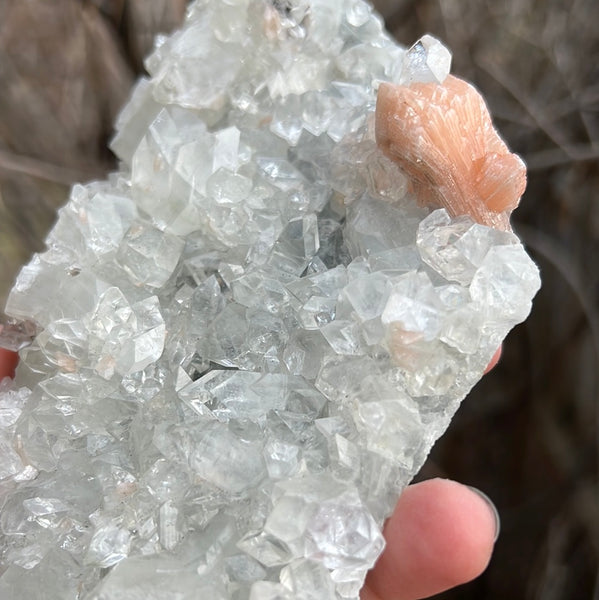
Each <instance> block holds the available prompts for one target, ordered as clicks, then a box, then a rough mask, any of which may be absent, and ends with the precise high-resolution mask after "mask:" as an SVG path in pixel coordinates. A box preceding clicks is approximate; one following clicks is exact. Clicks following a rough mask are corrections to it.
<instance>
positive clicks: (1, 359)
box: [0, 348, 19, 381]
mask: <svg viewBox="0 0 599 600" xmlns="http://www.w3.org/2000/svg"><path fill="white" fill-rule="evenodd" d="M18 360H19V355H18V354H17V353H16V352H11V351H10V350H5V349H4V348H0V381H2V380H3V379H4V378H5V377H14V374H15V368H16V366H17V362H18Z"/></svg>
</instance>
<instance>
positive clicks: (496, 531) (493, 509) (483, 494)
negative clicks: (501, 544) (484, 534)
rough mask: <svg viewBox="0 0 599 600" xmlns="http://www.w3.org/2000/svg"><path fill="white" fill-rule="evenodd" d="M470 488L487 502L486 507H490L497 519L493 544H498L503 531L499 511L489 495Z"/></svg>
mask: <svg viewBox="0 0 599 600" xmlns="http://www.w3.org/2000/svg"><path fill="white" fill-rule="evenodd" d="M468 487H469V488H470V489H471V490H472V491H473V492H474V493H475V494H477V495H478V496H480V497H481V498H482V499H483V500H484V501H485V503H486V505H487V506H488V507H489V510H490V511H491V512H492V513H493V517H494V518H495V537H494V538H493V542H496V541H497V538H498V537H499V532H500V531H501V518H500V517H499V511H498V510H497V507H496V506H495V505H494V504H493V502H492V501H491V498H489V496H487V494H485V493H484V492H481V491H480V490H479V489H478V488H475V487H472V486H471V485H469V486H468Z"/></svg>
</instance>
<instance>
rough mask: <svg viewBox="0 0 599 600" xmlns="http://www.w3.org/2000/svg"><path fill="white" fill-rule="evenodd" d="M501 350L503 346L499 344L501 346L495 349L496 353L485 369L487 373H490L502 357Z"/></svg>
mask: <svg viewBox="0 0 599 600" xmlns="http://www.w3.org/2000/svg"><path fill="white" fill-rule="evenodd" d="M501 350H502V346H499V348H497V350H496V351H495V354H493V358H492V359H491V362H490V363H489V364H488V365H487V368H486V369H485V373H488V372H489V371H490V370H491V369H493V368H494V367H495V365H496V364H497V363H498V362H499V359H500V358H501Z"/></svg>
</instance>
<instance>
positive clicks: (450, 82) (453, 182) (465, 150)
mask: <svg viewBox="0 0 599 600" xmlns="http://www.w3.org/2000/svg"><path fill="white" fill-rule="evenodd" d="M376 141H377V144H378V146H379V147H380V148H381V149H382V151H383V152H384V154H385V155H386V156H388V157H389V158H391V159H392V160H394V161H395V162H396V163H397V164H398V165H399V166H400V167H401V168H402V169H403V170H404V171H405V172H406V173H407V175H408V176H409V177H410V178H411V179H412V182H413V185H414V192H415V193H416V195H417V197H418V199H419V201H420V202H421V203H423V204H430V205H436V206H442V207H444V208H446V209H447V211H448V212H449V213H450V214H451V215H453V216H458V215H463V214H468V215H470V216H471V217H472V218H473V219H474V220H475V221H477V222H478V223H482V224H484V225H488V226H490V227H495V228H496V229H503V230H508V229H510V221H509V219H510V213H511V212H512V210H513V209H514V208H516V206H517V205H518V201H519V199H520V196H522V194H523V193H524V189H525V187H526V167H525V166H524V163H523V162H522V160H521V159H520V157H519V156H517V155H516V154H512V153H511V152H510V151H509V150H508V148H507V146H506V145H505V143H504V142H503V140H502V139H501V138H500V137H499V135H498V134H497V132H496V131H495V129H494V128H493V124H492V122H491V116H490V115H489V111H488V110H487V107H486V105H485V103H484V100H483V99H482V97H481V95H480V94H479V93H478V92H477V91H476V89H475V88H474V87H472V86H471V85H470V84H468V83H466V82H465V81H462V80H461V79H458V78H457V77H453V76H451V75H449V76H447V77H446V78H445V80H444V81H443V83H412V84H411V85H409V86H404V85H394V84H390V83H382V84H381V86H380V87H379V91H378V97H377V105H376Z"/></svg>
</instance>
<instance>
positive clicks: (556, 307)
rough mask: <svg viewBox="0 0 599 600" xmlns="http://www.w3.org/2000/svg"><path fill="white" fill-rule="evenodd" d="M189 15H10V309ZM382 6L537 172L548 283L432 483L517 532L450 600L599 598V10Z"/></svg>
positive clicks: (6, 67) (2, 215)
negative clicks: (463, 486)
mask: <svg viewBox="0 0 599 600" xmlns="http://www.w3.org/2000/svg"><path fill="white" fill-rule="evenodd" d="M184 4H185V3H184V1H183V0H87V1H83V0H28V1H27V2H25V1H22V0H0V305H3V304H4V299H5V297H6V294H7V292H8V289H9V288H10V286H11V285H12V281H13V278H14V276H15V274H16V272H17V270H18V268H19V265H21V264H22V263H24V262H25V261H26V260H27V259H28V257H29V256H30V254H31V253H32V252H34V251H39V250H41V249H42V247H43V242H42V241H43V238H44V236H45V234H46V232H47V231H48V229H49V227H50V225H51V224H52V221H53V219H54V214H55V210H56V208H57V207H59V206H60V205H61V204H63V203H64V202H65V200H66V196H67V193H68V187H69V184H70V183H72V182H74V181H79V180H87V179H90V178H92V177H103V175H104V174H105V173H106V172H107V171H108V170H109V169H111V168H112V167H113V166H114V159H113V157H112V155H111V154H110V152H109V151H108V150H107V149H106V143H107V140H108V139H109V137H110V133H111V125H112V123H113V121H114V118H115V116H116V114H117V112H118V109H119V107H120V106H121V104H122V103H123V102H124V101H125V99H126V98H127V96H128V92H129V88H130V86H131V84H132V82H133V81H134V79H135V77H136V76H137V74H139V73H140V72H141V69H142V62H141V57H142V56H143V55H144V54H145V53H146V52H147V50H148V49H149V48H150V46H151V40H152V38H153V35H154V33H155V32H157V31H166V30H168V29H170V28H172V27H174V26H176V24H177V23H178V22H179V20H180V18H181V16H182V14H183V11H184ZM376 4H377V6H378V8H379V10H380V11H381V12H382V14H383V15H384V16H385V18H386V20H387V24H388V27H389V29H390V30H391V31H392V32H393V33H394V34H395V35H396V36H397V38H398V39H399V40H400V41H401V42H402V43H404V44H406V45H409V44H411V43H412V42H413V41H415V40H416V39H417V38H418V37H420V36H421V35H422V34H423V33H426V32H429V33H432V34H433V35H435V36H436V37H438V38H440V39H442V40H443V41H444V42H445V43H446V44H447V45H448V46H449V47H450V48H451V49H452V51H453V54H454V63H453V71H454V73H456V74H458V75H460V76H461V77H464V78H466V79H469V80H470V81H472V82H474V83H475V84H476V85H477V86H478V87H479V89H480V90H481V91H482V92H483V94H484V96H485V97H486V98H487V101H488V103H489V106H490V109H491V112H492V114H493V115H494V117H495V120H496V124H497V126H498V128H499V130H500V131H501V132H502V134H503V136H504V137H505V138H506V140H507V141H508V144H509V145H510V147H511V148H512V149H513V150H514V151H516V152H518V153H519V154H521V155H522V156H523V158H524V159H525V161H526V162H527V164H528V167H529V184H528V189H527V192H526V194H525V196H524V198H523V200H522V204H521V207H520V208H519V209H518V211H517V212H516V213H515V217H514V224H515V229H516V231H517V232H518V233H519V235H520V236H521V237H522V238H523V239H524V241H525V242H526V244H527V245H528V248H529V250H530V252H531V254H532V255H533V257H534V258H535V260H536V261H537V262H538V264H539V265H540V267H541V270H542V277H543V288H542V290H541V292H540V293H539V295H538V296H537V299H536V301H535V306H534V310H533V313H532V315H531V318H530V319H529V320H528V321H527V322H526V323H525V324H524V325H523V326H520V327H519V328H517V329H516V330H515V331H514V332H513V333H512V334H511V335H510V337H509V338H508V341H507V343H506V344H505V347H504V356H503V359H502V361H501V363H500V365H499V367H498V368H496V369H495V371H494V372H493V373H492V374H490V375H489V376H487V377H486V378H485V380H484V381H483V382H481V383H480V384H479V385H478V386H477V388H476V389H475V390H474V392H473V393H472V394H471V395H470V397H469V398H468V399H467V400H466V401H465V403H464V405H463V407H462V408H461V409H460V412H459V414H458V416H457V417H456V419H455V420H454V423H453V424H452V426H451V428H450V430H449V432H448V433H447V434H446V435H445V436H444V437H443V439H442V440H441V441H440V443H439V444H438V445H437V446H436V448H435V450H434V451H433V453H432V455H431V458H430V460H429V461H428V463H427V465H426V467H425V468H424V471H423V474H422V476H423V477H430V476H443V477H452V478H456V479H458V480H460V481H463V482H465V483H468V484H471V485H474V486H476V487H478V488H480V489H482V490H484V491H485V492H486V493H488V494H489V495H490V496H491V497H492V498H493V499H494V501H495V502H496V504H497V506H498V508H499V511H500V514H501V519H502V533H501V537H500V538H499V540H498V542H497V546H496V551H495V555H494V558H493V560H492V562H491V565H490V567H489V569H488V570H487V572H486V573H485V574H484V575H483V576H482V577H481V578H479V579H478V580H477V581H476V582H474V583H472V584H469V585H467V586H464V587H462V588H460V589H458V590H455V591H452V592H449V593H446V594H444V595H442V596H440V598H443V599H445V600H447V599H451V600H457V599H460V600H466V599H468V600H471V599H477V600H499V599H501V600H506V599H510V600H519V599H527V600H528V599H530V600H566V599H568V600H570V599H572V600H577V599H581V600H582V599H593V600H598V599H599V575H598V565H599V484H598V455H599V441H598V425H599V418H598V415H599V266H598V265H599V33H598V32H597V27H598V25H597V24H598V23H599V2H597V0H568V1H566V0H505V1H503V2H497V1H494V0H379V1H378V2H377V3H376Z"/></svg>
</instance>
